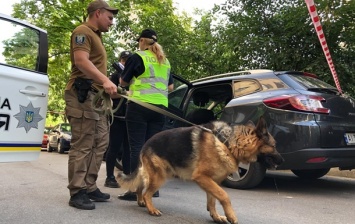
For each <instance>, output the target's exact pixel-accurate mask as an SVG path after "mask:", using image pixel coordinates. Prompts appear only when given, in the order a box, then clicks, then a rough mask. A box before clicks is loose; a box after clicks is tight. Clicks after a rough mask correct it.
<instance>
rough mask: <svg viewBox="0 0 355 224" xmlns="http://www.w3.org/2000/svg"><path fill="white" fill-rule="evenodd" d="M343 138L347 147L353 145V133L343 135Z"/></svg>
mask: <svg viewBox="0 0 355 224" xmlns="http://www.w3.org/2000/svg"><path fill="white" fill-rule="evenodd" d="M344 137H345V142H346V144H347V145H355V133H345V135H344Z"/></svg>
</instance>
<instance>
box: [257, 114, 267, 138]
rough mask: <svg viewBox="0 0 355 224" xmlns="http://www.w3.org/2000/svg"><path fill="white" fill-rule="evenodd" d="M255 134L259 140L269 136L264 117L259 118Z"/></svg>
mask: <svg viewBox="0 0 355 224" xmlns="http://www.w3.org/2000/svg"><path fill="white" fill-rule="evenodd" d="M255 133H256V135H257V136H258V137H259V138H262V137H263V136H267V135H268V131H267V126H266V121H265V119H264V117H263V116H261V117H260V118H259V121H258V123H257V124H256V128H255Z"/></svg>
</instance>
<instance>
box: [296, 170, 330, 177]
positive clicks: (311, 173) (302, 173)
mask: <svg viewBox="0 0 355 224" xmlns="http://www.w3.org/2000/svg"><path fill="white" fill-rule="evenodd" d="M329 170H330V168H326V169H315V170H291V171H292V173H294V174H295V175H296V176H298V177H300V178H303V179H318V178H321V177H323V176H324V175H326V174H327V173H328V172H329Z"/></svg>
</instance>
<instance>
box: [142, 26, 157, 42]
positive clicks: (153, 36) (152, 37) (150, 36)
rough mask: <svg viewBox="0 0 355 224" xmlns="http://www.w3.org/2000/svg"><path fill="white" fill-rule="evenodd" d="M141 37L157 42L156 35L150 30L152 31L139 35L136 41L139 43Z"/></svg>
mask: <svg viewBox="0 0 355 224" xmlns="http://www.w3.org/2000/svg"><path fill="white" fill-rule="evenodd" d="M142 37H143V38H149V39H153V40H154V41H155V42H158V36H157V33H156V32H155V31H154V30H152V29H145V30H143V31H142V33H141V35H140V36H139V37H138V38H137V41H138V42H139V39H141V38H142Z"/></svg>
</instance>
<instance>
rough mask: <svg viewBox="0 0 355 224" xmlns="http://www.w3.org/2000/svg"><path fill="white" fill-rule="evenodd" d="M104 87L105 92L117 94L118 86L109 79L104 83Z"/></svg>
mask: <svg viewBox="0 0 355 224" xmlns="http://www.w3.org/2000/svg"><path fill="white" fill-rule="evenodd" d="M102 87H104V90H105V92H106V93H108V94H109V95H115V94H117V86H116V85H115V84H114V83H113V82H112V81H111V80H109V79H107V81H105V82H104V83H103V84H102Z"/></svg>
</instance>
